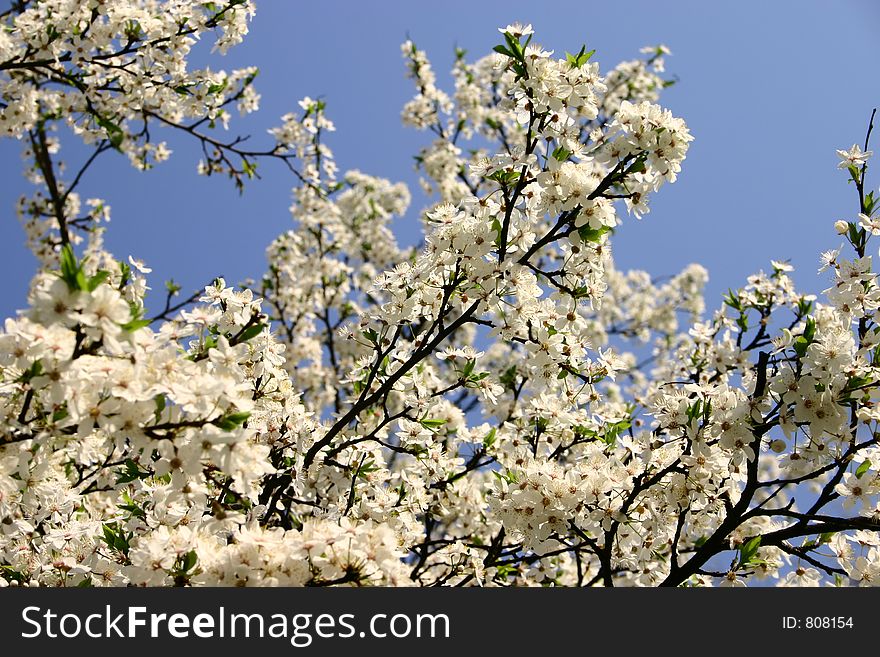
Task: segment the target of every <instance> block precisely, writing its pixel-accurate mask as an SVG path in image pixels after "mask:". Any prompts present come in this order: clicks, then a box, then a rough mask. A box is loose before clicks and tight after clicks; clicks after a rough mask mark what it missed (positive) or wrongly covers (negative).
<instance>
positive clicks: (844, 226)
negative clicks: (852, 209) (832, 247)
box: [834, 219, 849, 235]
mask: <svg viewBox="0 0 880 657" xmlns="http://www.w3.org/2000/svg"><path fill="white" fill-rule="evenodd" d="M834 230H835V231H837V234H838V235H846V232H847V231H848V230H849V224H848V223H846V222H845V221H844V220H843V219H838V220H837V221H835V222H834Z"/></svg>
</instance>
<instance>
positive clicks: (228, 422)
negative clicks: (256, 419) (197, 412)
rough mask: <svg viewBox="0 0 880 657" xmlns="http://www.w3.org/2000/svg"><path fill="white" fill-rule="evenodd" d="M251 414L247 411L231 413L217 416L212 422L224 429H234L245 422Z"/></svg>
mask: <svg viewBox="0 0 880 657" xmlns="http://www.w3.org/2000/svg"><path fill="white" fill-rule="evenodd" d="M250 416H251V414H250V413H249V412H247V411H243V412H241V413H229V414H227V415H224V416H223V417H220V418H217V419H216V420H214V421H213V422H211V424H213V425H214V426H215V427H218V428H220V429H222V430H223V431H234V430H235V429H236V428H237V427H238V426H240V425H242V424H244V423H245V422H246V421H247V419H248V418H249V417H250Z"/></svg>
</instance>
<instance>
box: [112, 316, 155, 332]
mask: <svg viewBox="0 0 880 657" xmlns="http://www.w3.org/2000/svg"><path fill="white" fill-rule="evenodd" d="M149 325H150V320H149V319H133V320H131V321H130V322H126V323H125V324H120V325H119V326H120V328H121V329H122V330H123V331H127V332H128V333H133V332H134V331H137V330H138V329H142V328H144V327H145V326H149Z"/></svg>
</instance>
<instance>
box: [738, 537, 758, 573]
mask: <svg viewBox="0 0 880 657" xmlns="http://www.w3.org/2000/svg"><path fill="white" fill-rule="evenodd" d="M759 547H761V537H760V536H755V537H754V538H752V539H749V540H748V541H747V542H746V543H745V544H744V545H743V546H741V547H740V549H739V554H740V559H739V563H740V566H744V565H746V564H748V563H751V562H752V559H754V557H755V555H756V554H757V553H758V548H759Z"/></svg>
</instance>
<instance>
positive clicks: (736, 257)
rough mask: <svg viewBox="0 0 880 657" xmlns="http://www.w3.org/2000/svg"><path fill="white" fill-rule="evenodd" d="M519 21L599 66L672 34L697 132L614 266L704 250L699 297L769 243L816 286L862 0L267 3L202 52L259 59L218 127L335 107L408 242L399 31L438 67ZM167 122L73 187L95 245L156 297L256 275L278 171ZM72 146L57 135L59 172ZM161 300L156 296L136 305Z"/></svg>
mask: <svg viewBox="0 0 880 657" xmlns="http://www.w3.org/2000/svg"><path fill="white" fill-rule="evenodd" d="M514 20H520V21H523V22H531V23H532V24H533V25H534V26H535V28H536V31H537V35H536V40H537V41H539V42H540V43H541V44H543V45H544V46H545V47H547V48H550V49H554V50H556V51H557V52H558V53H560V54H561V53H562V52H563V51H565V50H570V51H575V50H577V48H579V46H580V45H581V43H584V42H585V43H586V44H587V45H588V47H589V48H595V49H596V51H597V52H596V55H595V60H596V61H598V62H599V63H600V65H601V67H602V69H603V70H607V69H609V68H611V67H612V66H613V65H614V64H616V63H617V62H619V61H620V60H623V59H630V58H633V57H635V56H637V54H638V49H639V48H640V47H641V46H643V45H648V44H656V43H659V42H662V43H665V44H667V45H668V46H669V47H670V48H671V49H672V52H673V56H672V57H671V58H669V60H668V63H667V71H668V72H669V73H671V74H675V75H676V76H678V77H679V78H680V82H679V83H678V84H677V85H676V86H674V87H672V88H671V89H669V90H668V91H667V92H666V94H665V96H664V98H663V100H662V103H663V104H664V105H666V106H667V107H669V108H670V109H672V110H673V111H674V112H675V113H676V114H677V115H680V116H682V117H684V118H685V119H686V121H687V122H688V125H689V126H690V129H691V131H692V133H693V134H694V136H695V141H694V142H693V145H692V147H691V150H690V152H689V154H688V158H687V160H686V161H685V163H684V168H683V172H682V175H681V177H680V178H679V181H678V182H677V183H676V184H674V185H671V186H667V187H664V188H663V190H662V191H661V192H660V193H659V194H658V195H656V196H655V197H654V199H653V201H652V212H651V213H650V214H649V215H647V216H646V217H645V218H644V219H643V220H642V221H640V222H638V221H635V220H633V219H627V220H626V221H625V224H624V226H623V227H622V228H621V229H620V231H619V233H618V235H617V236H616V237H615V244H614V251H615V255H616V258H617V260H618V264H619V266H621V267H638V268H643V269H647V270H648V271H649V272H651V273H653V274H656V275H665V274H672V273H675V272H677V271H678V270H680V269H681V268H682V267H683V266H685V265H687V264H688V263H690V262H701V263H702V264H703V265H704V266H706V267H707V268H708V270H709V273H710V284H709V290H708V295H707V302H708V307H709V308H714V307H715V306H717V305H718V303H720V295H721V293H722V292H724V291H725V290H726V289H727V288H728V287H736V286H740V285H742V284H743V283H744V282H745V278H746V277H747V276H748V275H749V274H751V273H753V272H755V271H757V270H758V269H760V268H762V267H763V268H765V269H766V268H769V261H770V259H771V258H776V259H791V261H792V263H793V264H794V265H795V266H796V267H797V269H798V271H797V272H795V280H796V281H797V282H798V283H799V284H800V286H801V287H802V288H803V289H804V290H805V291H811V292H818V291H821V290H822V289H824V287H826V280H825V279H822V278H819V277H817V275H816V267H817V257H818V253H819V252H820V251H822V250H824V249H827V248H831V247H833V246H837V245H839V243H840V239H839V238H838V237H837V236H836V235H835V234H834V232H833V229H832V223H833V221H834V220H835V219H838V218H852V217H853V216H854V215H855V213H856V211H857V210H856V204H855V195H854V191H853V190H852V187H851V186H849V185H847V184H846V178H845V175H844V174H843V173H842V172H837V171H836V168H835V167H836V164H837V158H836V156H835V149H837V148H846V147H849V146H850V145H851V144H853V143H855V142H859V143H861V142H862V141H863V139H864V133H865V129H866V125H867V119H868V116H869V115H870V112H871V109H872V108H873V107H875V106H877V105H878V104H880V93H878V87H877V83H876V76H875V75H874V73H875V67H876V63H877V61H878V60H880V58H878V54H880V40H878V39H877V38H876V36H875V34H876V31H877V28H878V27H880V5H878V4H877V3H875V2H873V1H872V0H863V1H856V0H849V1H840V2H834V3H831V2H810V1H803V0H802V1H799V2H794V1H777V2H766V1H764V2H754V1H750V0H749V1H740V2H736V3H733V2H731V3H710V2H697V1H682V2H674V3H673V2H665V3H659V2H650V1H647V0H630V1H629V2H626V3H609V2H593V1H592V0H589V1H585V0H581V1H580V2H567V1H565V2H553V3H536V2H521V1H512V0H507V1H505V2H496V1H488V2H473V1H470V2H462V1H458V0H455V1H444V2H442V3H424V2H413V1H412V0H411V1H409V2H401V1H398V0H394V1H385V2H381V3H380V2H369V3H368V2H359V3H355V2H351V1H346V2H343V1H341V0H323V1H322V2H320V3H300V2H293V1H286V0H263V1H262V2H259V3H258V11H257V15H256V17H255V19H254V22H253V24H252V28H251V34H250V35H249V36H248V38H247V39H246V41H245V42H244V44H242V45H241V46H238V47H237V48H235V49H233V50H232V51H231V52H230V53H229V55H227V56H226V57H225V58H221V57H219V56H217V57H216V58H214V59H212V60H211V61H212V66H213V67H214V68H227V69H231V68H235V67H239V66H244V65H250V64H253V65H256V66H258V67H259V68H260V75H259V77H258V78H257V88H258V90H259V92H260V93H261V94H262V103H261V110H260V112H258V113H257V114H256V115H254V116H251V117H247V118H245V119H243V120H237V121H234V122H233V127H232V131H233V132H238V133H243V134H251V135H253V137H252V140H253V141H254V142H255V143H257V144H259V143H266V144H268V143H269V137H268V135H266V132H265V131H266V129H267V128H269V127H271V126H274V125H277V124H278V123H279V117H280V116H281V115H282V114H284V113H285V112H288V111H290V110H292V109H295V108H296V101H297V100H298V99H299V98H301V97H303V96H306V95H310V96H312V97H315V96H321V97H323V98H324V99H325V100H326V101H327V104H328V110H327V111H328V114H329V116H330V117H331V118H332V119H333V120H334V121H335V122H336V126H337V132H336V133H335V134H334V135H332V136H331V137H330V140H329V144H330V146H331V147H332V148H333V149H334V151H335V153H336V157H337V161H338V163H339V165H340V167H341V169H343V170H345V169H349V168H356V169H360V170H362V171H364V172H367V173H371V174H374V175H379V176H383V177H387V178H390V179H392V180H395V181H396V180H403V181H405V182H407V183H408V184H409V186H410V189H411V190H412V191H413V195H414V201H413V206H412V208H411V211H410V213H409V215H408V216H407V217H406V218H404V219H403V220H401V221H400V222H398V224H397V226H396V227H397V229H398V234H399V236H400V240H401V242H403V243H415V242H416V241H417V240H418V230H419V222H418V219H417V217H418V213H419V211H420V210H421V209H422V208H423V207H424V206H425V205H426V204H427V200H426V199H425V198H424V197H422V196H420V194H419V192H418V186H417V179H418V176H417V174H416V173H415V172H414V171H413V168H412V164H413V160H412V155H414V154H415V153H416V152H417V150H418V149H419V147H420V146H421V145H423V144H425V143H427V141H428V139H429V136H428V135H426V134H423V133H418V132H415V131H413V130H410V129H406V128H404V127H403V126H402V125H401V124H400V120H399V115H400V109H401V107H402V105H403V103H404V102H405V101H406V100H408V99H409V98H410V97H411V95H412V88H411V86H410V83H409V81H407V80H406V79H405V77H404V66H403V62H402V60H401V57H400V50H399V46H400V43H401V42H402V41H403V40H404V39H405V38H406V36H407V35H409V36H410V37H412V39H413V40H414V41H415V42H416V43H417V44H418V45H419V47H421V48H424V49H426V50H427V51H428V54H429V56H430V57H431V58H432V61H433V63H434V68H435V70H436V71H437V72H438V74H439V78H440V81H441V83H443V82H446V81H448V80H449V76H448V74H447V71H448V70H449V68H450V67H451V64H452V60H453V48H454V46H459V47H462V48H466V49H467V50H468V51H469V56H470V57H473V58H476V57H478V56H482V55H483V54H485V53H487V52H489V50H490V49H491V47H492V46H493V45H495V44H496V43H498V42H499V38H500V35H499V34H498V32H497V31H496V28H497V27H498V26H500V25H505V24H507V23H509V22H512V21H514ZM163 132H167V131H162V130H158V131H157V137H158V138H165V139H168V141H169V145H170V146H171V148H172V149H173V150H174V151H175V153H174V155H173V156H172V158H171V160H170V161H169V162H167V163H165V164H163V165H161V166H159V167H158V168H157V169H155V170H154V171H151V172H148V173H141V172H137V171H135V170H134V169H132V168H131V167H129V166H128V164H127V161H126V160H124V159H123V158H122V156H119V155H117V154H115V153H110V154H107V155H105V156H104V159H103V160H102V161H101V162H100V163H99V164H98V165H97V166H96V167H95V168H94V170H93V172H92V174H91V177H90V178H89V179H88V180H87V181H86V183H85V184H84V186H83V188H82V192H83V195H84V196H86V197H92V196H97V197H102V198H104V199H105V200H106V201H107V202H109V204H110V205H111V206H112V208H113V220H112V223H111V224H110V227H109V230H108V232H107V236H106V238H107V244H108V247H109V248H110V250H111V251H112V252H113V253H114V254H115V255H116V256H117V257H118V258H121V259H124V258H125V257H126V256H127V255H129V254H132V255H135V256H136V257H139V258H142V259H144V260H145V261H146V262H147V264H149V265H150V266H152V267H153V269H154V272H153V274H152V275H151V276H152V277H151V284H152V287H153V288H155V289H157V290H159V291H160V293H161V290H162V288H163V285H162V281H163V280H165V279H168V278H172V277H173V278H174V279H176V280H177V281H179V282H181V283H182V284H183V287H184V291H187V290H194V289H196V288H198V287H201V286H203V285H204V284H206V283H208V282H209V281H210V280H211V279H212V278H213V277H214V276H217V275H224V276H225V277H226V278H227V281H229V282H232V283H235V282H238V281H241V280H244V279H245V278H247V277H254V278H258V277H259V276H260V275H261V274H262V272H263V271H264V269H265V260H264V250H265V247H266V246H267V245H268V244H269V242H270V241H271V240H272V239H273V238H274V237H275V236H276V235H278V234H279V233H281V232H282V231H285V230H287V229H289V228H290V227H291V226H292V223H291V218H290V215H289V213H288V211H287V208H288V206H289V205H290V188H291V186H292V185H293V183H294V180H293V179H292V177H291V175H290V173H289V172H287V171H286V169H285V168H284V167H283V165H281V164H280V163H274V162H265V163H264V164H263V165H262V166H261V173H262V174H263V179H262V180H258V181H254V182H253V183H251V185H250V186H249V187H248V188H247V189H246V190H245V193H244V194H243V195H242V196H239V195H238V193H237V192H236V191H235V190H234V189H233V187H232V185H231V184H230V183H229V182H228V181H226V180H225V179H221V178H202V177H199V176H198V175H197V174H196V172H195V167H196V162H197V159H198V152H197V148H196V145H195V144H193V143H189V142H187V141H186V140H183V139H181V138H180V137H178V136H177V135H172V134H170V133H167V134H163ZM19 151H20V145H19V144H18V143H16V142H14V141H9V140H6V141H0V174H2V181H3V183H2V185H0V213H2V216H3V218H2V220H0V245H2V247H0V248H2V258H0V276H2V280H3V281H5V283H6V284H5V285H4V290H5V292H4V293H3V295H2V296H0V313H2V315H3V316H8V315H10V314H12V313H13V312H14V311H15V310H16V309H18V308H22V307H24V306H25V293H26V289H27V284H28V281H29V279H30V276H31V275H32V273H33V271H34V265H35V262H34V260H33V258H32V257H31V256H30V255H29V253H28V252H27V250H26V249H25V247H24V233H23V231H22V229H21V227H20V225H19V224H18V222H17V221H16V220H15V213H14V206H15V201H16V199H17V198H18V197H19V196H20V195H21V194H22V193H25V192H28V191H29V187H30V186H29V184H28V183H26V182H25V181H24V179H23V178H22V177H21V170H22V163H21V160H20V158H19ZM84 155H85V153H84V151H83V150H82V149H81V148H77V147H76V144H75V141H74V140H71V139H67V140H65V142H64V147H63V157H64V159H66V160H68V162H69V165H70V167H71V168H72V167H73V166H74V165H75V164H76V163H77V162H79V161H81V159H82V158H83V157H84ZM869 176H870V174H869ZM877 181H880V178H878V179H877ZM872 182H873V181H872ZM871 186H872V187H876V184H872V185H871ZM159 305H160V300H159V299H154V300H153V301H152V302H151V303H149V304H148V306H150V307H153V308H156V307H158V306H159Z"/></svg>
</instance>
